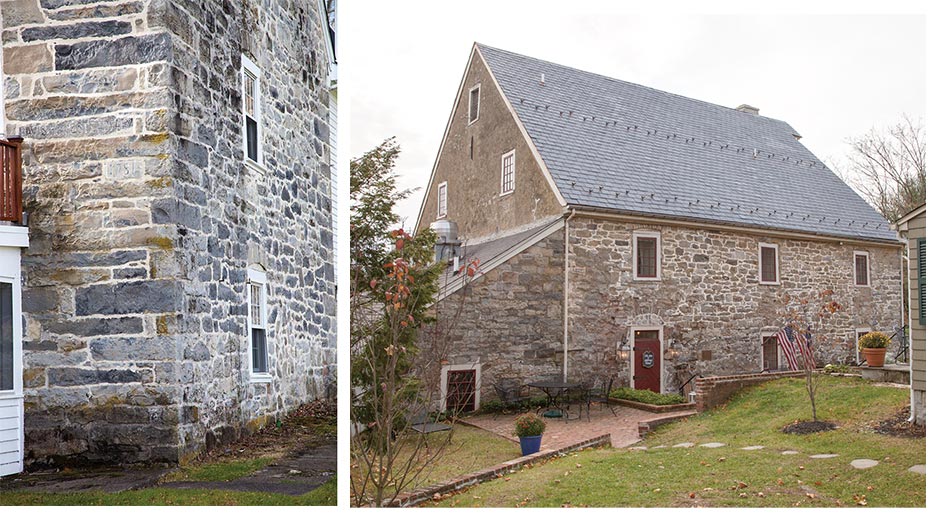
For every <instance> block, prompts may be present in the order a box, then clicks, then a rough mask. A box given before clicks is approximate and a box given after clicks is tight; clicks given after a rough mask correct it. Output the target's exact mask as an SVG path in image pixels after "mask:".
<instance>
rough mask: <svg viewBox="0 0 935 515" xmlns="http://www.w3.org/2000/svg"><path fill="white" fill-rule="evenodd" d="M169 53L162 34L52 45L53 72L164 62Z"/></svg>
mask: <svg viewBox="0 0 935 515" xmlns="http://www.w3.org/2000/svg"><path fill="white" fill-rule="evenodd" d="M170 52H171V39H170V38H169V35H168V34H166V33H159V34H147V35H145V36H128V37H124V38H119V39H114V40H94V41H82V42H79V43H75V44H72V45H56V47H55V68H56V69H58V70H77V69H81V68H95V67H99V66H122V65H128V64H141V63H150V62H153V61H163V60H166V59H167V58H168V57H169V54H170Z"/></svg>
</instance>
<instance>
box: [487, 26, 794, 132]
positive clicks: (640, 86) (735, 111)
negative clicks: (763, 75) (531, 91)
mask: <svg viewBox="0 0 935 515" xmlns="http://www.w3.org/2000/svg"><path fill="white" fill-rule="evenodd" d="M474 44H475V45H477V47H478V48H480V49H481V51H483V49H489V50H493V51H495V52H503V53H504V54H510V55H514V56H517V57H522V58H524V59H529V60H532V61H538V62H540V63H545V64H549V65H552V66H558V67H560V68H566V69H568V70H574V71H576V72H578V73H585V74H587V75H592V76H594V77H600V78H602V79H607V80H611V81H614V82H620V83H623V84H627V85H629V86H635V87H637V88H642V89H647V90H651V91H655V92H658V93H662V94H665V95H672V96H675V97H680V98H684V99H686V100H690V101H692V102H697V103H700V104H705V105H709V106H713V107H717V108H720V109H726V110H727V111H729V112H732V113H737V114H742V115H747V116H755V117H757V119H765V120H772V121H775V122H780V123H784V124H786V125H788V126H789V128H790V129H792V131H793V132H794V133H796V134H798V131H797V130H795V128H794V127H792V125H791V124H790V123H789V122H787V121H785V120H781V119H779V118H773V117H772V116H766V115H762V114H751V113H745V112H743V111H738V110H737V109H736V108H733V107H727V106H724V105H721V104H715V103H714V102H709V101H707V100H701V99H698V98H694V97H690V96H687V95H683V94H681V93H672V92H671V91H666V90H664V89H658V88H654V87H651V86H646V85H644V84H638V83H636V82H630V81H627V80H623V79H618V78H616V77H611V76H610V75H604V74H601V73H597V72H591V71H588V70H582V69H581V68H575V67H574V66H568V65H567V64H561V63H557V62H555V61H549V60H548V59H540V58H538V57H532V56H529V55H526V54H520V53H518V52H513V51H510V50H504V49H502V48H498V47H493V46H490V45H485V44H483V43H478V42H476V41H475V42H474Z"/></svg>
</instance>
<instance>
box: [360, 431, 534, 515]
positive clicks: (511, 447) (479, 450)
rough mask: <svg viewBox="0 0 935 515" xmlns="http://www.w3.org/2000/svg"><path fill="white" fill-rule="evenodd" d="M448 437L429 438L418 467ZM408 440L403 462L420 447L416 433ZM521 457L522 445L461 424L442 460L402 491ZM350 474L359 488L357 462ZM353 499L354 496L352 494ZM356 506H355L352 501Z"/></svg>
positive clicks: (434, 435)
mask: <svg viewBox="0 0 935 515" xmlns="http://www.w3.org/2000/svg"><path fill="white" fill-rule="evenodd" d="M448 436H449V435H448V433H447V432H438V433H432V434H429V435H427V443H428V445H427V446H425V447H423V446H420V447H419V448H420V449H421V451H420V453H419V459H418V463H420V464H421V463H425V461H426V458H428V457H431V456H433V455H435V451H436V450H437V449H438V447H439V446H441V445H445V441H446V440H447V439H448ZM407 439H408V442H407V445H406V447H405V448H404V449H403V451H402V452H401V453H400V456H401V457H402V458H401V460H403V461H404V460H405V457H408V456H412V453H413V450H414V449H415V448H416V447H415V446H416V445H417V444H418V438H417V437H416V436H415V435H414V434H413V433H409V434H407ZM521 454H522V453H520V449H519V444H518V443H516V442H513V441H510V440H507V439H506V438H503V437H501V436H497V435H495V434H493V433H490V432H488V431H484V430H482V429H478V428H475V427H471V426H464V425H460V424H459V425H456V426H454V428H453V430H452V432H451V442H450V443H448V444H447V447H446V448H445V449H444V450H443V451H442V454H441V457H440V458H438V459H436V460H435V461H434V462H431V463H429V464H428V465H427V466H426V467H425V469H424V470H423V471H422V472H421V473H420V474H419V475H418V476H417V477H416V480H415V481H414V482H412V483H411V484H407V485H406V486H405V487H404V488H403V490H404V491H406V492H409V491H412V490H415V489H417V488H420V487H423V486H427V485H431V484H434V483H438V482H440V481H444V480H447V479H452V478H455V477H457V476H460V475H462V474H467V473H469V472H475V471H478V470H481V469H484V468H487V467H490V466H492V465H497V464H499V463H503V462H504V461H509V460H512V459H514V458H518V457H520V456H521ZM351 471H352V474H351V481H354V482H355V484H356V485H360V484H361V477H362V476H361V473H360V462H359V461H358V460H353V459H352V463H351ZM358 488H359V486H358ZM371 489H372V486H370V485H368V487H367V488H366V491H368V492H370V491H371ZM351 495H353V490H352V492H351ZM353 504H355V503H354V502H353V500H352V505H353Z"/></svg>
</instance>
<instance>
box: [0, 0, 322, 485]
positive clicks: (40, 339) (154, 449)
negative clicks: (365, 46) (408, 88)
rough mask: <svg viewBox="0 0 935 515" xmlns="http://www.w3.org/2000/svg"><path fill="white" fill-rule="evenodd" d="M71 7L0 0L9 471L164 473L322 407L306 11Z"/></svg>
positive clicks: (317, 54) (317, 5) (316, 33)
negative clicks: (17, 209)
mask: <svg viewBox="0 0 935 515" xmlns="http://www.w3.org/2000/svg"><path fill="white" fill-rule="evenodd" d="M86 4H88V3H87V2H47V1H45V0H9V1H3V2H0V13H2V22H0V23H2V32H3V35H4V37H3V85H4V89H3V93H4V102H2V103H0V105H3V107H4V110H5V120H6V128H5V130H6V132H7V133H8V134H16V135H19V136H22V137H23V138H24V141H23V143H22V161H23V166H22V178H23V208H22V209H23V211H25V213H26V219H25V220H15V221H13V225H8V226H4V227H0V244H2V245H6V243H5V242H7V241H8V240H15V241H11V243H12V244H13V245H14V246H24V247H25V245H26V241H25V238H26V229H27V228H28V248H27V249H25V250H23V252H22V256H21V257H22V265H21V266H22V268H21V269H20V268H19V267H15V268H13V267H12V266H13V265H9V266H10V267H11V268H7V266H8V264H7V263H12V261H9V260H7V257H9V259H11V260H12V259H13V256H12V255H11V254H9V252H7V251H6V250H3V249H0V250H3V256H4V257H2V259H4V260H5V261H4V262H3V266H4V269H3V271H2V272H0V276H3V277H4V279H3V280H4V281H6V279H8V278H9V276H10V275H11V274H10V272H12V275H14V277H13V281H12V284H14V286H13V293H14V295H15V294H16V293H18V290H17V288H18V287H19V282H18V280H17V277H15V276H19V275H20V271H21V276H22V316H20V314H19V305H18V302H17V300H18V299H14V301H13V304H14V307H13V310H12V311H13V312H14V313H13V320H14V324H13V333H14V335H15V336H14V338H13V339H12V340H13V345H12V346H13V349H14V350H13V353H12V370H13V377H12V379H13V384H14V388H13V389H9V390H7V388H6V386H9V385H8V384H7V385H5V386H4V387H2V388H0V390H6V397H4V392H3V391H0V409H3V410H6V409H7V408H4V407H3V406H5V404H3V403H4V402H7V403H8V404H17V407H14V408H11V409H10V410H8V411H3V413H2V415H0V418H4V421H3V424H4V425H0V428H3V429H7V428H8V427H10V425H9V424H13V427H14V429H15V431H12V432H10V435H13V436H15V437H16V439H17V440H18V443H19V445H20V447H19V449H20V450H19V456H18V459H19V463H18V466H19V467H22V462H23V458H25V462H26V465H27V466H29V465H30V464H32V465H35V466H43V465H53V464H54V465H58V464H72V463H74V464H82V463H133V462H177V461H179V460H182V459H185V458H186V457H187V456H190V455H191V454H193V453H196V452H200V451H202V450H204V449H206V448H208V449H210V448H212V447H214V446H216V445H220V444H222V443H225V442H227V441H230V440H232V439H234V438H236V437H237V436H238V435H240V434H241V433H243V432H244V431H250V430H254V429H256V428H258V427H261V426H263V425H265V424H268V423H271V422H273V421H275V420H276V419H277V418H279V417H281V416H283V415H284V414H285V413H286V412H287V411H288V410H290V409H292V408H294V407H296V406H298V405H299V404H301V403H303V402H307V401H311V400H313V399H315V398H319V397H323V396H325V395H333V394H334V387H333V384H332V382H333V381H334V378H335V366H336V338H335V304H336V302H335V293H334V292H335V282H334V266H333V257H332V225H331V217H332V214H331V175H330V171H329V156H328V125H329V121H328V117H329V115H328V95H329V92H328V89H329V81H328V72H329V61H330V57H329V55H331V54H330V50H329V49H328V46H329V45H330V42H331V40H330V38H328V37H327V35H326V31H327V27H324V26H323V21H322V20H324V19H326V17H324V16H321V15H320V14H321V10H322V8H323V7H322V3H321V2H320V1H319V0H301V1H297V2H290V3H288V4H283V3H277V2H266V1H257V0H246V1H244V2H234V3H230V2H224V3H219V2H200V3H199V2H195V3H193V2H179V1H175V0H166V1H153V2H131V1H109V2H101V3H94V4H93V5H86ZM0 114H2V113H0ZM11 231H12V232H15V233H16V234H15V235H14V236H11V237H9V238H8V237H7V235H8V234H9V233H10V232H11ZM8 255H9V256H8ZM15 257H16V258H18V257H19V254H18V253H17V255H16V256H15ZM5 290H6V289H3V291H5ZM3 291H0V293H3ZM3 314H4V320H6V318H5V317H6V314H7V312H6V306H5V305H4V311H3ZM19 320H23V321H24V325H23V327H22V339H21V340H20V339H19V337H18V333H19V331H20V328H19V326H18V321H19ZM3 329H4V331H7V330H8V329H7V325H6V324H4V327H3ZM3 341H4V343H5V342H6V341H7V340H3ZM20 346H21V349H20ZM4 352H6V351H4ZM7 361H8V358H7V354H5V353H4V354H3V366H4V367H7V366H8V365H7ZM3 377H4V381H6V380H7V375H6V372H4V376H3ZM20 384H21V385H22V386H21V387H20V386H18V385H20ZM5 398H6V399H7V400H4V399H5ZM23 408H25V410H24V413H23ZM14 410H20V411H19V414H18V415H19V416H18V417H16V418H17V419H18V420H15V421H14V418H12V417H10V418H7V415H8V414H9V413H13V412H14ZM24 426H25V427H24ZM0 436H2V435H0ZM23 437H25V444H23ZM11 445H12V444H11ZM3 446H4V447H3V448H4V449H6V447H7V443H6V442H4V444H3ZM16 466H17V463H15V462H14V463H13V465H12V466H11V467H10V469H9V470H8V469H7V468H4V469H3V473H7V472H10V471H12V472H15V471H16V470H14V469H15V468H16Z"/></svg>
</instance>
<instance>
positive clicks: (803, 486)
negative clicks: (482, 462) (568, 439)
mask: <svg viewBox="0 0 935 515" xmlns="http://www.w3.org/2000/svg"><path fill="white" fill-rule="evenodd" d="M820 381H822V383H821V385H822V390H821V391H820V392H819V418H821V419H824V420H831V421H834V422H836V423H837V424H838V425H839V426H840V428H839V429H837V430H835V431H830V432H826V433H820V434H813V435H807V436H801V435H789V434H785V433H782V432H781V431H780V429H781V428H782V427H783V426H785V425H786V424H788V423H790V422H793V421H795V420H796V419H799V420H802V419H808V418H809V413H810V408H809V405H808V399H807V396H806V393H805V388H804V380H803V379H787V380H781V381H775V382H772V383H768V384H764V385H761V386H758V387H754V388H751V389H749V390H746V391H745V392H742V393H741V394H740V395H738V396H736V397H735V398H734V400H733V401H732V402H731V403H730V404H729V405H728V406H726V407H723V408H719V409H716V410H712V411H709V412H706V413H703V414H700V415H697V416H695V417H692V418H690V419H687V420H684V421H682V422H678V423H674V424H670V425H668V426H665V427H662V428H659V430H657V432H656V433H654V434H651V435H650V436H649V437H648V438H647V439H646V440H645V441H644V442H643V443H642V444H641V445H643V446H646V447H650V449H649V450H646V451H637V450H629V449H597V450H589V451H583V452H580V453H577V454H575V455H572V456H568V457H565V458H561V459H556V460H552V461H549V462H547V463H544V464H541V465H538V466H534V467H531V468H529V469H527V470H522V471H519V472H517V473H515V474H510V475H507V476H505V477H504V478H502V479H497V480H494V481H491V482H488V483H484V484H481V485H478V486H476V487H474V488H470V489H468V490H466V491H464V492H461V493H460V494H458V495H455V496H453V497H450V498H447V499H444V500H442V501H441V502H439V503H437V505H438V506H562V505H572V506H646V507H651V506H726V507H759V506H776V507H780V506H809V507H824V506H838V505H843V506H858V505H863V504H862V503H865V504H866V505H867V506H916V507H921V506H924V505H925V476H923V475H920V474H915V473H912V472H909V471H908V470H907V469H908V468H909V467H911V466H913V465H917V464H922V463H925V442H924V439H905V438H896V437H892V436H885V435H881V434H877V433H874V432H872V430H871V429H870V427H871V426H872V425H873V422H874V421H878V420H881V419H886V418H888V417H890V416H892V415H893V414H894V413H896V412H897V411H898V410H899V409H900V408H901V407H902V406H904V405H905V404H906V403H907V400H908V396H909V391H908V390H907V389H898V388H891V387H883V386H877V385H873V384H871V383H868V382H865V381H863V380H861V379H859V378H850V377H821V378H820ZM682 442H694V443H696V444H701V443H706V442H722V443H725V444H727V446H726V447H721V448H715V449H708V448H700V447H693V448H687V449H685V448H672V447H671V446H672V445H674V444H678V443H682ZM660 445H665V446H667V447H665V448H659V449H653V448H652V447H655V446H660ZM752 445H763V446H765V448H764V449H761V450H751V451H744V450H741V447H746V446H752ZM784 450H795V451H799V454H796V455H783V454H781V453H782V451H784ZM826 453H827V454H839V456H838V457H835V458H830V459H812V458H809V455H813V454H826ZM857 458H870V459H874V460H877V461H879V462H880V464H879V465H877V466H876V467H873V468H870V469H866V470H857V469H855V468H853V467H851V466H850V462H851V460H854V459H857ZM428 504H429V505H436V503H431V502H430V503H428Z"/></svg>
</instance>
